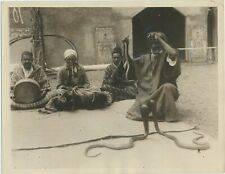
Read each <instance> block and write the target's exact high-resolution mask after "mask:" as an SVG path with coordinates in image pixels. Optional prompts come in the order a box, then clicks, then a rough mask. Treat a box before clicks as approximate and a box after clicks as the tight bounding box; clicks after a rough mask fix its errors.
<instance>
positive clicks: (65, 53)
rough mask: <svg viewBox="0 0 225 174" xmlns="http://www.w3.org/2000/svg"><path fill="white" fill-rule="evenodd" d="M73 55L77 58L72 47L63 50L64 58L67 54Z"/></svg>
mask: <svg viewBox="0 0 225 174" xmlns="http://www.w3.org/2000/svg"><path fill="white" fill-rule="evenodd" d="M72 55H73V56H75V57H76V58H77V52H76V51H75V50H73V49H68V50H66V51H65V52H64V58H65V59H66V58H67V57H69V56H72Z"/></svg>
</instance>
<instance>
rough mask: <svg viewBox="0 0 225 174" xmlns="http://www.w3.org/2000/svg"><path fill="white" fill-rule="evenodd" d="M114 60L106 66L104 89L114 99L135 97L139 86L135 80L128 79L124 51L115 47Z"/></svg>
mask: <svg viewBox="0 0 225 174" xmlns="http://www.w3.org/2000/svg"><path fill="white" fill-rule="evenodd" d="M112 59H113V62H112V63H111V64H110V65H109V66H108V67H107V68H106V70H105V76H104V79H103V82H102V87H101V90H102V91H108V92H110V93H111V95H112V98H113V101H120V100H126V99H134V98H135V97H136V93H137V88H136V84H135V81H134V80H127V79H126V77H125V71H126V70H125V69H124V68H123V61H122V51H121V49H120V48H118V47H116V48H114V50H113V52H112Z"/></svg>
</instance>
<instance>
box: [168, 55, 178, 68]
mask: <svg viewBox="0 0 225 174" xmlns="http://www.w3.org/2000/svg"><path fill="white" fill-rule="evenodd" d="M166 61H167V62H168V63H169V65H170V66H175V65H176V63H177V59H175V60H171V58H170V57H169V56H167V58H166Z"/></svg>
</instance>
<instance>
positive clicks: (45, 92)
mask: <svg viewBox="0 0 225 174" xmlns="http://www.w3.org/2000/svg"><path fill="white" fill-rule="evenodd" d="M47 93H48V91H47V90H43V91H41V98H44V97H45V96H46V94H47Z"/></svg>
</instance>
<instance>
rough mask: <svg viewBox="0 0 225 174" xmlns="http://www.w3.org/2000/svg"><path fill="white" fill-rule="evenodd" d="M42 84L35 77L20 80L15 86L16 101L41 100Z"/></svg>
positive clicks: (29, 101) (26, 102) (31, 101)
mask: <svg viewBox="0 0 225 174" xmlns="http://www.w3.org/2000/svg"><path fill="white" fill-rule="evenodd" d="M40 94H41V91H40V86H39V84H38V83H37V82H36V81H35V80H33V79H22V80H19V81H18V82H17V83H16V85H15V88H14V97H15V102H16V103H24V104H28V103H34V102H36V101H38V100H40Z"/></svg>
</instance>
